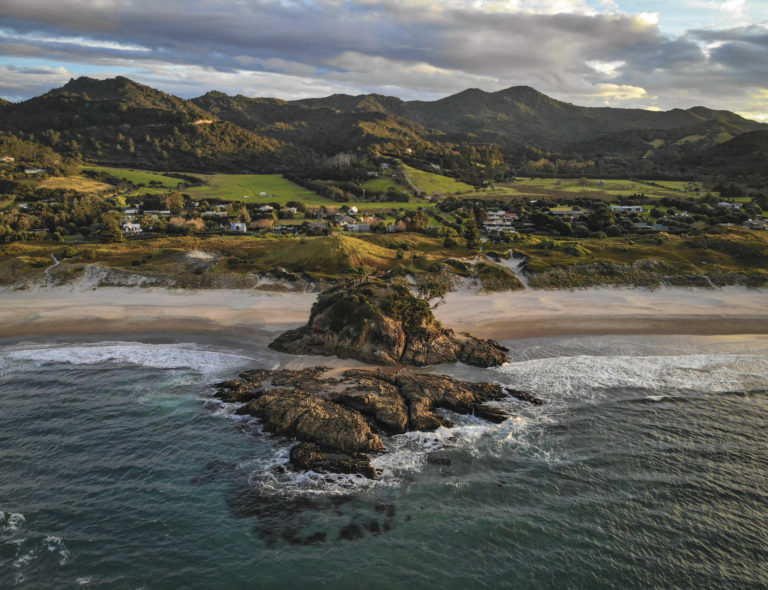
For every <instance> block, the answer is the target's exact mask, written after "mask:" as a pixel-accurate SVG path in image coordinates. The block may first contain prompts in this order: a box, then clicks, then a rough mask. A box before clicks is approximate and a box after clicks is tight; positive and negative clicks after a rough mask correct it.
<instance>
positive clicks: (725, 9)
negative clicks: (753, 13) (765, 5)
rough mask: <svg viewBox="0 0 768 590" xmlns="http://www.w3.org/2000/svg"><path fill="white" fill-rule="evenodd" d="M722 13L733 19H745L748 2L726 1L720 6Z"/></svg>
mask: <svg viewBox="0 0 768 590" xmlns="http://www.w3.org/2000/svg"><path fill="white" fill-rule="evenodd" d="M720 12H722V13H724V14H726V15H728V16H730V17H731V18H744V17H745V16H747V0H726V2H723V3H722V4H721V5H720Z"/></svg>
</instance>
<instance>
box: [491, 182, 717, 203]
mask: <svg viewBox="0 0 768 590" xmlns="http://www.w3.org/2000/svg"><path fill="white" fill-rule="evenodd" d="M689 187H693V188H698V189H699V190H700V191H703V187H702V185H701V183H691V182H686V181H668V180H658V181H649V182H639V181H635V180H612V179H611V180H602V181H600V180H592V179H589V180H587V181H586V182H585V181H582V180H580V179H576V178H573V179H567V178H520V179H518V182H514V183H499V184H497V185H496V188H495V189H494V190H492V191H485V192H482V193H478V197H479V198H486V199H495V198H504V197H522V196H525V197H532V198H535V199H568V198H571V199H572V198H576V197H588V198H598V199H605V200H608V201H611V200H614V199H615V198H616V197H619V196H631V195H633V194H635V193H643V194H644V195H645V196H646V197H649V198H652V199H653V198H655V199H661V198H663V197H676V198H680V197H686V196H693V195H695V194H696V193H693V192H687V190H688V188H689Z"/></svg>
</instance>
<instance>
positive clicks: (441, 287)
mask: <svg viewBox="0 0 768 590" xmlns="http://www.w3.org/2000/svg"><path fill="white" fill-rule="evenodd" d="M450 290H451V284H450V283H449V282H448V281H447V280H446V279H445V278H443V277H441V276H439V275H435V274H433V273H430V274H429V275H428V277H427V278H426V279H421V280H419V282H418V284H417V285H416V291H417V292H418V297H419V299H421V300H422V301H426V302H428V303H429V302H431V301H432V300H433V299H437V301H436V302H435V303H433V304H431V308H432V309H435V308H436V307H437V306H438V305H440V304H441V303H445V295H446V294H447V293H448V291H450Z"/></svg>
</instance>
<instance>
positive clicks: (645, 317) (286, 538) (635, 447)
mask: <svg viewBox="0 0 768 590" xmlns="http://www.w3.org/2000/svg"><path fill="white" fill-rule="evenodd" d="M765 295H766V293H765V292H764V291H756V290H747V289H736V288H728V289H720V290H686V289H660V290H656V291H648V290H641V289H593V290H584V291H533V290H526V291H520V292H514V293H513V292H507V293H496V294H487V295H478V294H476V293H473V292H471V291H470V290H469V289H466V290H462V291H458V292H454V293H451V294H449V295H448V296H447V298H446V302H445V303H444V304H442V305H439V306H438V307H437V309H436V310H435V311H436V314H437V316H438V318H439V319H440V320H441V321H442V322H443V324H444V325H445V326H447V327H450V328H453V329H454V330H456V331H457V332H460V331H465V330H466V331H471V332H472V333H473V334H475V335H478V336H483V337H494V338H497V339H499V340H500V341H501V342H502V343H503V344H504V345H505V346H506V347H507V348H508V349H509V352H508V358H509V362H508V363H505V364H504V365H502V366H500V367H491V368H487V369H482V368H478V367H471V366H468V365H465V364H462V363H450V364H446V365H440V366H437V367H432V368H427V369H425V372H426V373H427V374H429V373H430V372H436V373H438V374H441V375H444V376H447V377H449V378H450V377H452V378H455V379H459V380H463V381H472V382H477V381H485V382H490V383H494V384H498V385H500V386H502V387H504V388H508V389H514V390H517V391H522V392H529V393H530V394H532V395H533V396H535V397H536V398H538V399H540V400H542V401H543V402H544V403H543V404H542V405H536V404H531V403H528V402H526V401H524V400H521V399H520V398H517V397H514V396H510V397H508V398H504V399H500V400H498V401H495V402H493V403H494V404H496V407H497V408H498V409H499V410H500V411H503V412H504V413H505V414H507V415H510V416H511V418H509V419H507V420H504V421H503V422H501V423H494V422H489V421H486V420H484V419H483V418H482V417H479V416H477V415H468V414H459V413H457V412H451V411H447V410H440V412H441V414H440V415H441V417H443V418H447V419H449V420H450V421H451V423H452V426H450V427H448V426H443V427H440V428H438V429H436V430H435V431H433V432H422V431H410V432H406V433H405V434H397V435H392V436H388V435H384V434H382V435H381V436H382V441H383V444H384V445H385V450H386V452H383V453H374V454H372V455H371V466H372V467H373V468H375V469H376V470H377V474H378V477H377V478H376V479H368V478H366V477H363V476H362V475H360V474H354V473H353V474H346V473H342V474H338V473H316V472H314V471H306V472H305V471H302V470H294V469H292V468H290V465H289V459H290V457H291V452H292V450H293V448H294V445H295V443H296V441H294V440H292V439H291V438H288V437H284V436H278V435H271V434H267V433H266V432H265V430H264V426H263V424H262V423H261V421H260V419H258V418H253V417H251V416H247V415H242V414H241V413H239V412H238V410H237V408H236V406H237V404H231V403H223V402H221V401H220V400H218V399H216V398H215V397H214V396H213V388H212V387H211V384H213V383H221V382H223V381H224V380H229V379H232V378H234V377H236V376H238V375H240V374H241V373H242V372H243V371H246V370H249V369H265V368H271V369H301V368H306V367H314V366H318V365H323V366H328V367H331V368H332V372H331V375H332V376H335V377H338V376H340V375H339V373H340V372H341V371H342V370H343V369H345V368H348V367H352V366H360V365H361V363H359V362H358V361H354V360H349V359H337V358H333V357H319V356H302V355H289V354H285V353H281V352H278V351H275V350H272V349H270V348H268V347H267V344H268V343H269V342H270V341H271V340H272V339H274V338H275V337H276V336H277V335H278V334H279V333H281V332H282V331H283V330H285V329H289V328H294V327H297V326H299V325H301V324H302V323H304V322H305V321H306V319H307V317H308V315H309V312H310V308H311V306H312V303H313V301H314V300H315V297H316V294H314V293H274V292H273V293H265V292H259V291H245V290H241V291H235V290H232V291H225V290H216V291H214V290H207V291H192V290H187V291H183V290H163V289H145V288H133V289H131V288H99V289H95V290H94V289H79V290H78V289H71V288H55V289H35V290H32V289H30V290H25V291H5V292H2V293H0V300H1V301H2V302H3V305H2V306H0V338H2V340H0V410H2V411H0V449H2V457H3V473H4V476H5V477H3V478H0V550H2V558H0V586H2V587H22V586H23V587H25V588H41V589H43V588H50V587H79V586H85V587H116V586H119V587H131V588H139V587H156V586H157V587H163V588H165V587H168V588H171V587H173V588H200V589H201V590H202V589H205V590H208V589H211V588H214V589H217V588H221V589H225V588H226V589H229V588H248V587H252V586H253V584H254V580H257V581H258V583H259V584H260V585H261V587H264V588H286V587H299V586H312V587H315V588H329V589H330V588H333V589H337V588H350V589H351V588H358V587H359V586H360V580H361V572H363V571H364V572H365V585H366V587H368V588H382V589H383V588H391V587H393V584H394V585H395V586H396V585H397V584H398V583H401V582H402V581H403V580H408V581H409V585H410V586H412V587H413V588H433V587H435V586H438V587H441V588H449V589H454V588H456V589H461V588H467V587H473V588H474V587H481V588H506V587H521V588H522V587H529V586H530V585H531V580H536V581H537V583H538V582H541V584H540V585H541V586H542V587H558V585H562V581H563V580H566V581H567V585H569V586H572V587H606V588H607V587H627V588H648V587H670V586H672V587H688V586H692V585H693V586H698V587H714V586H717V587H724V588H747V587H762V586H764V585H765V584H764V581H765V580H766V579H768V577H766V576H768V571H767V570H766V567H765V563H764V561H765V560H761V559H759V557H758V556H759V555H761V551H763V547H764V546H765V543H764V535H763V534H762V531H763V530H764V527H761V523H762V522H764V520H765V518H764V506H765V503H766V494H765V492H764V491H763V487H764V486H763V487H761V483H762V482H763V480H764V471H765V469H764V466H765V464H766V460H768V457H766V448H765V445H760V444H757V442H758V441H761V440H763V439H764V438H765V435H764V423H765V415H766V411H767V410H768V406H767V405H766V404H767V403H768V398H766V392H768V312H767V311H766V309H765V306H764V301H765V299H766V298H765ZM723 563H730V564H732V567H729V568H726V569H724V568H723V567H722V564H723ZM148 581H159V582H158V584H159V586H158V585H157V584H149V582H148ZM479 581H480V582H481V583H479Z"/></svg>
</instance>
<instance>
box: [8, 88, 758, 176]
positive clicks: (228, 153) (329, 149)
mask: <svg viewBox="0 0 768 590" xmlns="http://www.w3.org/2000/svg"><path fill="white" fill-rule="evenodd" d="M0 130H2V131H5V132H10V133H18V134H22V135H25V136H26V137H27V138H29V137H35V138H37V139H38V140H40V141H42V142H43V143H44V144H47V145H49V146H51V147H54V149H57V150H62V151H64V152H67V153H70V154H75V155H78V154H79V155H82V156H83V157H85V158H86V159H89V160H92V161H98V162H102V163H109V164H115V165H129V166H146V167H150V168H153V169H163V168H165V169H170V168H173V167H176V168H181V167H185V168H190V169H198V170H201V171H206V170H210V171H215V170H222V171H226V170H240V171H254V170H263V171H281V170H296V169H297V168H301V167H307V166H314V165H317V164H318V163H319V162H322V161H323V160H324V159H325V158H328V157H329V156H332V155H334V154H336V153H339V152H355V151H358V152H361V153H377V154H388V155H392V156H400V157H403V156H408V155H409V154H414V155H413V156H408V157H411V158H412V159H414V164H415V165H422V166H429V165H431V164H430V162H434V161H440V162H442V164H441V166H443V167H445V168H446V170H447V171H448V172H450V170H451V166H452V165H453V164H451V162H454V163H456V162H459V161H461V163H460V165H461V166H463V167H464V168H465V169H472V168H473V166H474V165H473V164H472V159H473V158H474V159H475V160H474V161H476V162H477V164H478V165H480V166H487V165H488V163H489V162H488V161H487V158H488V157H490V158H491V159H493V160H494V162H496V163H495V164H494V165H493V167H494V170H499V169H500V168H499V167H498V165H497V163H498V159H499V156H498V154H501V157H502V158H503V160H504V161H505V162H506V166H507V168H511V169H520V170H525V168H524V167H525V166H526V165H527V164H526V162H530V161H532V159H533V160H537V159H542V158H544V159H547V160H549V161H554V160H569V161H574V162H579V161H583V162H590V161H593V160H594V161H595V162H596V163H595V165H594V166H593V168H594V170H595V171H596V172H595V173H597V172H599V171H600V170H615V171H616V173H617V174H618V173H619V170H623V173H624V174H642V175H651V174H663V175H667V174H671V175H673V176H674V175H681V174H685V173H690V171H691V166H693V164H692V163H696V165H699V166H701V165H703V164H701V162H702V161H703V160H702V158H704V159H706V156H707V154H716V153H717V152H713V151H712V150H713V148H715V147H716V146H717V145H719V144H722V143H725V142H726V141H727V140H729V139H731V138H733V137H738V136H739V135H741V134H744V133H747V132H753V131H760V130H768V125H765V124H761V123H758V122H756V121H752V120H749V119H745V118H744V117H741V116H739V115H737V114H735V113H731V112H729V111H723V110H714V109H710V108H708V107H705V106H696V107H692V108H689V109H671V110H669V111H649V110H643V109H622V108H616V107H587V106H579V105H574V104H571V103H568V102H563V101H560V100H557V99H554V98H551V97H549V96H547V95H545V94H543V93H541V92H539V91H538V90H536V89H535V88H532V87H530V86H511V87H509V88H505V89H502V90H499V91H495V92H486V91H484V90H481V89H478V88H470V89H466V90H464V91H462V92H459V93H456V94H453V95H450V96H447V97H444V98H441V99H438V100H435V101H419V100H413V101H405V100H402V99H400V98H398V97H394V96H386V95H382V94H360V95H347V94H334V95H330V96H327V97H321V98H307V99H299V100H282V99H276V98H251V97H246V96H243V95H241V94H238V95H235V96H231V95H228V94H225V93H223V92H220V91H216V90H212V91H209V92H207V93H206V94H204V95H202V96H199V97H195V98H192V99H183V98H179V97H177V96H174V95H172V94H168V93H165V92H162V91H160V90H157V89H154V88H152V87H150V86H146V85H142V84H138V83H136V82H134V81H132V80H130V79H128V78H125V77H122V76H118V77H116V78H111V79H107V80H96V79H92V78H88V77H80V78H77V79H72V80H70V81H69V82H67V83H66V84H65V85H64V86H62V87H60V88H55V89H53V90H50V91H49V92H46V93H45V94H42V95H40V96H38V97H34V98H31V99H29V100H27V101H23V102H20V103H8V104H0ZM473 146H474V147H473ZM483 146H485V147H483ZM497 152H498V153H497ZM457 154H458V155H457ZM483 154H485V155H483ZM488 154H490V155H488ZM447 156H451V157H447ZM713 157H715V156H713ZM478 158H479V159H478ZM484 158H485V159H484ZM446 162H448V164H446ZM603 164H605V165H603ZM455 165H456V166H458V165H459V164H455ZM465 171H466V170H465ZM481 174H482V173H481V172H480V171H478V170H477V169H474V171H473V172H472V175H474V176H477V177H478V179H479V176H478V175H481Z"/></svg>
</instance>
